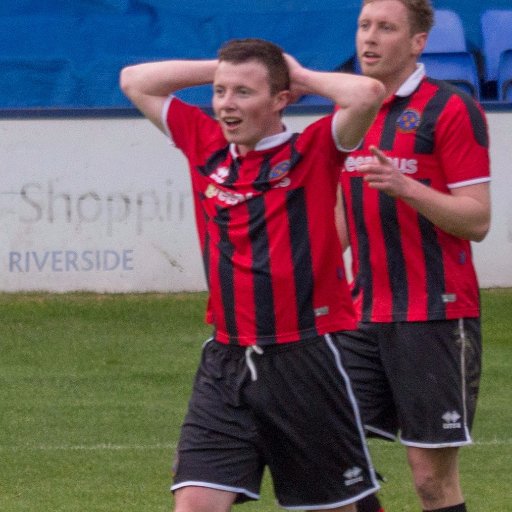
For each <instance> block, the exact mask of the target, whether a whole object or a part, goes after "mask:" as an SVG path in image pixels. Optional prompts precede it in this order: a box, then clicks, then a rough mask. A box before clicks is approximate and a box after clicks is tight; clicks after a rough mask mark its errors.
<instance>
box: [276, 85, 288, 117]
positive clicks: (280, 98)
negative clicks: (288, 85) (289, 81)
mask: <svg viewBox="0 0 512 512" xmlns="http://www.w3.org/2000/svg"><path fill="white" fill-rule="evenodd" d="M290 100H291V93H290V91H289V90H287V89H286V90H283V91H279V92H278V93H277V94H275V96H274V102H275V106H276V110H277V111H278V112H279V111H281V110H283V109H284V108H285V107H286V106H287V105H288V104H289V103H290Z"/></svg>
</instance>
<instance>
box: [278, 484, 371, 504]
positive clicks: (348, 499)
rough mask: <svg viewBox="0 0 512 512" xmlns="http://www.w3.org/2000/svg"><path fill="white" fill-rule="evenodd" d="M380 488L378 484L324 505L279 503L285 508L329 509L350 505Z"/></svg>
mask: <svg viewBox="0 0 512 512" xmlns="http://www.w3.org/2000/svg"><path fill="white" fill-rule="evenodd" d="M379 489H380V486H379V485H377V486H375V487H372V488H371V489H368V490H366V491H364V492H361V493H360V494H358V495H357V496H353V497H351V498H347V499H346V500H342V501H338V502H336V503H328V504H322V505H293V506H287V505H283V504H282V503H279V506H280V507H282V508H284V509H285V510H329V509H331V508H338V507H344V506H345V505H350V504H351V503H355V502H356V501H359V500H362V499H363V498H365V497H366V496H369V495H370V494H375V493H376V492H377V491H378V490H379Z"/></svg>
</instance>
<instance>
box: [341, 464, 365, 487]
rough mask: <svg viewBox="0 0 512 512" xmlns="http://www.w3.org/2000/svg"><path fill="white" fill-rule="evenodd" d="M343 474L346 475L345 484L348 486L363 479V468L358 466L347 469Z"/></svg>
mask: <svg viewBox="0 0 512 512" xmlns="http://www.w3.org/2000/svg"><path fill="white" fill-rule="evenodd" d="M343 476H344V477H345V485H346V486H347V487H349V486H351V485H354V484H357V483H359V482H362V481H363V470H362V469H361V468H358V467H353V468H350V469H347V470H346V471H345V473H343Z"/></svg>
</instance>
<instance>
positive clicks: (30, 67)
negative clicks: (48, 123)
mask: <svg viewBox="0 0 512 512" xmlns="http://www.w3.org/2000/svg"><path fill="white" fill-rule="evenodd" d="M77 83H78V81H77V76H76V71H75V68H74V66H73V63H72V62H71V61H70V60H69V59H63V58H34V59H32V58H30V57H0V108H8V109H9V108H19V107H20V106H23V107H27V108H41V107H43V108H44V107H48V106H52V107H63V108H65V107H74V106H75V105H76V101H77V95H78V93H79V91H78V88H77Z"/></svg>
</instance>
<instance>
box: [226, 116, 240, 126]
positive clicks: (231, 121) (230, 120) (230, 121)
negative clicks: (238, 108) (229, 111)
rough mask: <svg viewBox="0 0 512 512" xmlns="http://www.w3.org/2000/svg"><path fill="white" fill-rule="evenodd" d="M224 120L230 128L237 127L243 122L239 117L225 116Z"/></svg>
mask: <svg viewBox="0 0 512 512" xmlns="http://www.w3.org/2000/svg"><path fill="white" fill-rule="evenodd" d="M222 122H223V123H224V124H225V125H226V126H227V127H228V128H237V127H238V126H240V125H241V124H242V120H241V119H240V118H238V117H224V118H223V119H222Z"/></svg>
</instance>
